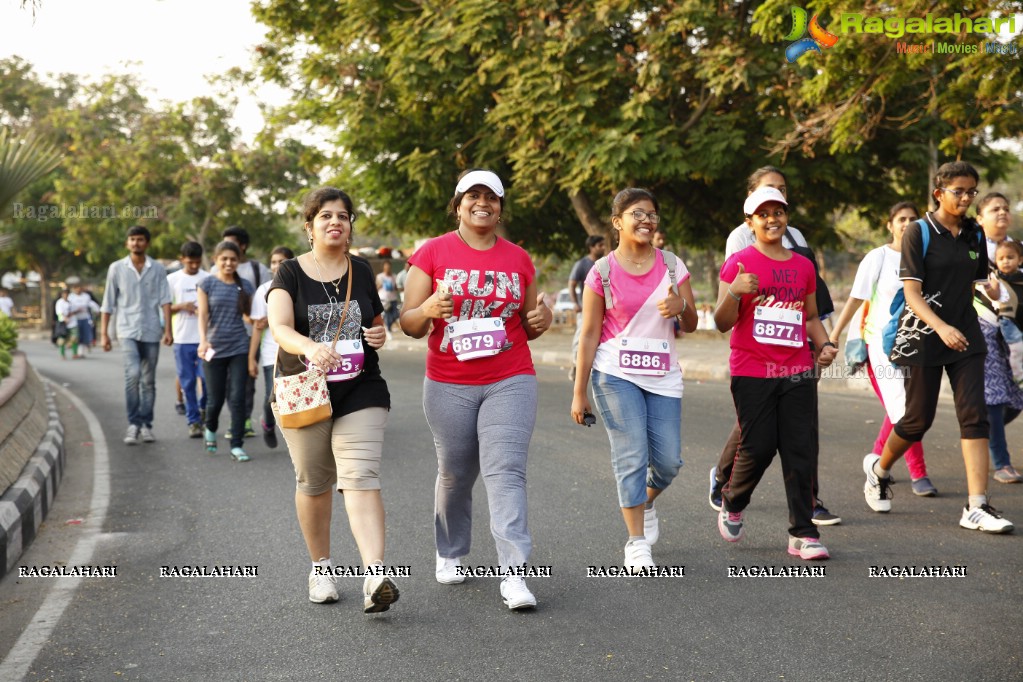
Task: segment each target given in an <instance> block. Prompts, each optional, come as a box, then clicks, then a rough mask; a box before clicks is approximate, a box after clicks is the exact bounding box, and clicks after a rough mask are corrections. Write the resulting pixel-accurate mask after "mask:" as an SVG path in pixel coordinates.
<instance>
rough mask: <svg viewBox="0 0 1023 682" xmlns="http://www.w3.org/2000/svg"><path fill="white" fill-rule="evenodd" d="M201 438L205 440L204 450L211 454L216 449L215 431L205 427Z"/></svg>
mask: <svg viewBox="0 0 1023 682" xmlns="http://www.w3.org/2000/svg"><path fill="white" fill-rule="evenodd" d="M203 440H204V441H205V442H206V452H208V453H210V454H213V453H215V452H216V451H217V433H216V431H210V430H209V429H205V430H204V431H203Z"/></svg>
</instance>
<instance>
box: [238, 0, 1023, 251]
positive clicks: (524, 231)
mask: <svg viewBox="0 0 1023 682" xmlns="http://www.w3.org/2000/svg"><path fill="white" fill-rule="evenodd" d="M791 4H792V3H790V2H789V0H784V1H783V0H767V1H766V2H757V1H750V2H732V3H720V2H712V1H711V0H674V1H670V2H664V1H663V0H659V1H657V2H653V1H643V0H639V1H632V2H623V1H622V0H591V1H588V2H580V1H569V0H565V1H562V2H550V0H506V1H504V2H493V0H436V1H434V2H429V3H427V2H408V3H393V2H382V1H378V0H375V1H374V0H342V1H340V2H337V1H335V0H302V1H301V2H299V1H298V0H267V1H266V2H263V3H261V4H259V5H256V6H255V7H254V9H253V11H254V13H255V15H256V16H257V18H259V19H260V20H261V21H262V22H263V23H265V24H266V25H267V26H268V27H269V31H268V34H267V42H266V44H265V45H263V46H261V47H260V49H259V50H258V52H259V64H260V69H261V75H262V76H263V77H264V78H267V79H270V80H273V81H276V82H278V83H280V84H282V85H284V86H285V87H289V88H291V89H292V91H293V92H294V102H293V106H292V107H291V109H290V111H289V112H288V116H289V117H290V118H291V120H292V121H295V120H298V121H308V122H313V123H315V124H316V125H318V126H320V127H321V128H323V129H325V130H327V131H328V132H327V135H328V136H329V137H330V140H331V141H332V142H334V143H336V144H337V145H338V146H339V147H340V148H341V149H343V150H344V157H343V159H342V160H340V161H339V165H338V166H337V172H336V181H337V182H338V183H340V184H342V185H343V186H344V187H346V188H348V189H350V190H351V192H352V194H353V196H354V197H355V199H356V201H357V202H358V203H361V204H365V205H366V206H367V208H368V209H369V210H370V214H371V215H372V221H371V224H370V225H369V227H370V228H371V229H376V230H379V231H388V232H395V233H406V232H412V233H418V234H421V235H431V234H437V233H439V232H441V231H444V230H446V229H450V225H451V223H450V222H448V221H447V219H446V218H445V217H444V207H445V206H446V204H447V201H448V199H449V198H450V196H451V194H452V190H453V185H454V180H455V177H456V176H457V174H458V173H459V172H460V171H461V170H463V169H465V168H470V167H479V166H484V167H490V168H492V169H493V170H495V171H496V172H497V173H498V174H499V175H501V176H502V178H503V179H504V180H505V181H506V185H507V186H508V187H509V194H508V204H507V210H508V213H509V216H510V217H511V219H512V220H511V221H510V225H509V228H508V229H509V233H510V236H511V237H512V238H513V239H515V240H517V241H520V242H521V243H523V244H524V245H526V246H527V247H529V248H530V249H531V250H532V251H534V252H535V253H560V254H565V253H568V252H572V253H578V251H579V249H580V244H581V242H582V240H583V238H584V236H585V233H586V232H590V233H594V232H601V231H605V230H606V229H607V227H608V225H607V217H608V216H607V214H608V207H609V204H610V200H611V197H612V196H613V194H614V192H615V191H617V190H618V189H621V188H622V187H626V186H630V185H641V186H647V187H649V188H651V189H653V190H654V191H655V192H656V193H657V195H658V198H659V199H660V200H661V202H662V204H663V206H662V213H663V214H664V216H665V219H666V220H665V221H664V223H663V224H664V225H665V226H666V227H667V229H668V231H669V241H672V242H673V243H679V244H686V245H689V246H701V245H703V246H713V247H716V248H720V245H721V243H722V242H723V239H724V236H725V235H726V234H727V233H728V232H729V231H730V230H731V229H732V228H733V227H734V226H735V225H736V224H738V223H739V222H740V219H741V215H740V213H741V210H740V205H741V198H742V196H743V195H744V194H745V179H746V177H747V176H748V174H749V173H750V172H751V171H752V170H754V169H755V168H757V167H759V166H762V165H764V164H768V163H770V164H774V165H779V166H782V167H783V168H784V169H785V170H786V171H787V172H788V173H789V175H790V186H791V187H792V188H793V193H792V194H793V196H794V198H795V199H796V200H797V202H798V203H797V204H795V209H796V215H795V216H794V220H793V222H794V223H796V224H797V225H799V226H800V227H801V228H802V227H806V228H807V231H808V232H809V234H810V236H811V239H813V240H814V241H815V242H816V243H817V244H820V245H825V244H829V243H830V244H834V243H836V241H837V239H836V237H835V235H834V232H833V231H832V230H831V229H830V227H829V226H830V223H831V221H832V219H833V216H834V215H835V214H836V211H838V212H842V211H846V210H856V211H860V212H864V213H871V214H880V213H881V212H882V211H883V210H884V209H885V208H886V207H887V206H888V205H889V204H891V203H893V202H894V201H895V200H896V199H898V198H901V197H903V196H907V195H908V198H912V199H915V200H917V201H921V200H922V199H923V198H924V195H925V190H926V188H927V178H928V176H929V174H930V173H929V169H928V166H929V165H930V164H931V163H933V161H934V160H935V158H936V157H937V152H940V155H941V158H942V159H944V158H945V157H955V156H963V157H969V158H970V159H971V160H973V161H975V162H977V163H978V164H979V165H981V166H983V167H984V168H985V169H986V171H987V173H986V175H987V179H988V180H992V179H995V178H997V177H999V175H1000V174H1003V173H1004V172H1005V171H1006V170H1007V164H1010V163H1011V162H1012V159H1010V158H1009V157H1008V156H1006V155H1005V154H1004V153H996V152H994V151H993V150H992V149H991V147H990V142H991V140H992V139H995V138H999V137H1014V136H1018V135H1019V134H1020V132H1021V130H1023V118H1021V97H1020V92H1019V90H1020V84H1021V83H1023V74H1020V71H1019V69H1020V60H1019V59H1018V58H1011V59H1003V60H1000V61H997V62H994V61H993V59H994V58H992V57H989V56H983V57H982V56H978V55H974V56H964V55H957V56H954V57H953V56H949V55H927V57H928V59H927V60H924V59H921V58H920V57H919V56H907V55H898V54H896V53H895V50H894V46H893V41H892V40H890V39H887V38H884V37H883V36H882V37H880V38H878V37H877V36H862V35H860V36H844V37H843V38H842V39H841V40H840V41H839V42H838V44H837V45H836V46H835V47H834V48H832V49H830V50H826V51H824V53H823V54H811V55H808V56H807V57H805V58H803V59H802V60H800V61H798V62H797V63H796V64H793V65H789V64H787V63H786V62H785V58H784V54H783V52H784V48H785V45H786V43H785V42H784V41H782V40H781V36H783V35H785V33H787V31H788V17H789V7H790V5H791ZM1013 4H1018V3H1012V2H1009V0H999V1H995V2H981V3H979V4H978V5H976V6H975V7H974V8H973V10H972V11H973V12H975V13H977V14H978V15H979V14H983V13H985V12H990V11H1002V12H1003V13H1004V12H1006V11H1010V10H1011V5H1013ZM897 7H898V13H899V14H900V15H906V16H909V15H913V14H923V13H924V12H926V11H928V10H930V11H933V12H936V13H942V12H946V10H947V13H948V14H951V13H952V12H953V11H954V9H953V8H954V3H952V2H949V1H942V0H938V1H934V0H910V1H909V2H906V3H901V4H897ZM808 9H809V10H810V11H811V12H814V11H819V12H821V13H822V16H823V17H825V18H827V17H829V16H830V17H834V16H837V13H839V12H841V11H843V10H846V11H862V12H864V13H868V14H869V13H873V14H875V15H878V16H884V15H886V14H890V13H891V12H892V11H893V10H891V9H888V8H887V6H882V4H881V3H879V2H874V1H872V0H868V2H867V3H866V7H864V3H863V2H862V0H861V1H860V2H857V3H854V2H852V0H819V1H816V2H811V3H810V5H809V7H808ZM825 23H827V20H826V19H825ZM958 38H960V37H957V39H958ZM963 39H964V40H966V38H963ZM970 40H973V39H970ZM1015 40H1016V42H1017V43H1018V42H1019V40H1020V39H1019V37H1017V38H1016V39H1015ZM945 57H948V58H947V59H945ZM932 149H934V150H935V152H934V153H932V151H931V150H932ZM1015 163H1018V160H1017V161H1015ZM921 203H922V202H921Z"/></svg>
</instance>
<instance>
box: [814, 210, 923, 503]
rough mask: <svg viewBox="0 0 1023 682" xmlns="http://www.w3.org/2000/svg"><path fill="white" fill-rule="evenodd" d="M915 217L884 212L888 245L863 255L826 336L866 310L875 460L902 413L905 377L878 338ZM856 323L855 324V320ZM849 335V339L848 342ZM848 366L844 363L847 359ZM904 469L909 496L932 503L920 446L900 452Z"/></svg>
mask: <svg viewBox="0 0 1023 682" xmlns="http://www.w3.org/2000/svg"><path fill="white" fill-rule="evenodd" d="M919 217H920V212H919V211H918V210H917V209H916V206H914V205H913V203H912V202H909V201H900V202H899V203H897V204H895V205H894V206H892V207H891V209H889V211H888V225H887V227H888V231H889V232H890V233H891V235H892V242H891V244H885V245H884V246H879V247H877V248H876V249H874V250H873V251H871V252H870V253H868V254H867V255H866V256H865V257H864V258H863V260H862V261H861V262H860V266H859V268H857V270H856V279H855V280H854V281H853V286H852V292H851V293H850V295H849V300H848V301H847V302H846V304H845V306H844V307H843V308H842V314H841V315H839V316H838V321H837V322H836V323H835V327H834V329H832V330H831V342H832V343H835V344H837V343H838V340H839V338H841V336H842V330H844V329H845V328H846V326H848V325H849V322H850V321H851V320H852V319H853V317H854V316H855V315H856V312H857V311H858V310H859V309H860V305H862V304H863V302H864V301H867V302H868V303H867V310H866V312H864V313H863V318H862V329H861V332H860V338H862V339H863V342H864V343H865V344H866V347H867V363H866V366H867V376H869V377H870V385H871V386H873V388H874V393H876V394H877V397H878V399H879V400H880V401H881V406H882V407H883V408H884V409H885V417H884V422H883V423H882V424H881V429H880V431H878V433H877V439H876V440H875V441H874V448H873V449H872V450H871V452H872V453H873V454H876V455H880V454H881V452H882V451H883V450H884V444H885V442H886V441H887V440H888V434H889V433H891V432H892V424H895V423H896V422H898V421H899V420H900V419H902V415H903V414H905V412H906V388H905V385H904V384H905V373H904V372H903V370H902V368H901V367H896V366H895V365H893V364H892V363H891V361H890V360H889V359H888V356H887V355H885V353H884V350H883V348H882V344H881V332H882V331H883V330H884V326H885V324H886V323H887V322H888V320H889V319H890V317H891V312H889V310H890V308H891V306H892V300H893V299H894V298H895V294H896V293H897V292H898V291H900V290H901V289H902V280H900V279H899V263H900V262H901V259H902V233H903V232H905V231H906V226H907V225H909V224H910V223H912V222H913V221H915V220H917V219H918V218H919ZM857 319H859V318H857ZM851 337H852V334H851V333H850V338H851ZM847 361H848V359H847ZM906 466H907V467H908V468H909V476H910V479H911V480H912V486H913V493H914V494H915V495H919V496H921V497H933V496H935V495H937V494H938V490H937V488H935V487H934V484H932V483H931V479H930V478H928V476H927V465H926V464H925V463H924V448H923V444H922V443H913V445H911V446H910V448H909V450H907V451H906Z"/></svg>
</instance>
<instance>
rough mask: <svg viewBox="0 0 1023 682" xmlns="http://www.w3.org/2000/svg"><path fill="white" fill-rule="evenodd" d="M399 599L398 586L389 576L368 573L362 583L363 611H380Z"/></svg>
mask: <svg viewBox="0 0 1023 682" xmlns="http://www.w3.org/2000/svg"><path fill="white" fill-rule="evenodd" d="M396 601H398V586H397V585H395V584H394V581H393V580H391V579H390V578H388V577H387V576H382V575H368V576H366V580H364V581H363V583H362V612H363V613H380V612H382V611H386V610H388V609H389V608H391V604H393V603H394V602H396Z"/></svg>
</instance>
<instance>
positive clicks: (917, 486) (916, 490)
mask: <svg viewBox="0 0 1023 682" xmlns="http://www.w3.org/2000/svg"><path fill="white" fill-rule="evenodd" d="M913 494H914V495H919V496H920V497H934V496H935V495H937V494H938V489H937V488H935V487H934V484H933V483H931V479H929V478H927V477H926V476H923V477H921V478H914V479H913Z"/></svg>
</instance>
